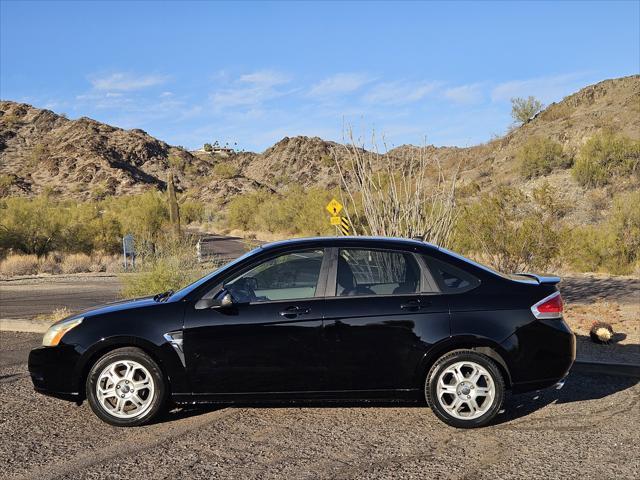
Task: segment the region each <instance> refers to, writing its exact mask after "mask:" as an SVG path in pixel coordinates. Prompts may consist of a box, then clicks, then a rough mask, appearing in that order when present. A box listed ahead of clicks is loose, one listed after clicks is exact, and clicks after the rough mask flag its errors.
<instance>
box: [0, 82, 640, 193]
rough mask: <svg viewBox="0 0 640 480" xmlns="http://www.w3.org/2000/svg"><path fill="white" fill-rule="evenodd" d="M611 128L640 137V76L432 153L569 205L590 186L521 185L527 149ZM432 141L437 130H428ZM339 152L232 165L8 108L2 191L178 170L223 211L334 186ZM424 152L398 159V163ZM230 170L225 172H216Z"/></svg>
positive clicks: (299, 142) (1, 125) (299, 146)
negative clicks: (478, 140)
mask: <svg viewBox="0 0 640 480" xmlns="http://www.w3.org/2000/svg"><path fill="white" fill-rule="evenodd" d="M604 129H611V130H614V131H616V132H620V133H623V134H625V135H627V136H629V137H631V138H634V139H639V138H640V76H638V75H635V76H630V77H625V78H619V79H614V80H605V81H603V82H600V83H598V84H596V85H591V86H589V87H586V88H584V89H582V90H580V91H579V92H577V93H575V94H573V95H570V96H568V97H566V98H565V99H563V100H562V101H561V102H559V103H557V104H552V105H550V106H549V107H548V108H546V109H545V110H544V111H543V112H541V113H540V114H539V115H537V116H536V117H535V118H534V119H532V120H531V121H529V122H528V123H526V124H525V125H522V126H520V127H519V128H515V129H513V130H511V131H510V132H509V133H508V134H506V135H505V136H503V137H501V138H497V139H494V140H492V141H489V142H488V143H486V144H482V145H477V146H474V147H469V148H456V147H440V148H437V147H428V152H429V154H430V155H433V156H437V158H438V159H439V160H440V161H441V162H442V163H443V165H445V168H454V167H457V166H460V169H461V172H462V173H461V177H462V181H463V182H464V183H471V182H475V183H476V184H477V185H478V186H479V187H480V188H481V189H490V188H492V187H493V186H495V185H497V184H502V183H507V184H516V185H518V186H521V187H522V188H523V189H530V188H532V187H533V186H535V184H536V183H537V182H538V183H539V182H540V181H547V182H550V183H551V184H552V185H553V186H556V187H558V190H559V191H560V192H561V194H562V195H566V196H567V201H571V199H572V198H579V196H580V195H581V188H580V187H579V186H578V185H577V184H576V183H575V182H572V181H571V179H570V175H569V172H568V171H566V170H565V171H559V172H554V173H552V174H551V175H549V176H547V177H544V178H543V179H540V178H538V179H536V180H530V181H524V180H522V179H521V178H520V177H519V175H518V174H517V168H518V167H517V162H515V161H514V160H515V156H516V152H517V151H518V149H519V148H520V147H521V146H522V145H523V144H524V143H525V142H526V141H527V140H528V139H529V138H532V137H535V136H541V137H547V138H551V139H553V140H555V141H557V142H559V143H561V144H562V145H563V148H564V149H565V151H567V152H569V153H575V152H576V151H577V150H578V149H579V148H580V146H581V145H582V144H584V142H585V141H586V140H587V139H588V138H589V137H591V136H592V135H593V134H594V133H596V132H598V131H601V130H604ZM425 131H426V132H427V133H428V126H425ZM336 147H338V144H336V143H334V142H328V141H325V140H322V139H320V138H318V137H313V138H309V137H293V138H284V139H283V140H281V141H279V142H278V143H276V144H275V145H273V146H272V147H270V148H268V149H267V150H265V151H264V152H262V153H238V154H234V155H231V156H228V157H225V156H220V155H211V154H209V153H205V152H188V151H186V150H184V149H181V148H178V147H172V146H170V145H167V144H166V143H164V142H162V141H160V140H157V139H155V138H153V137H151V136H150V135H148V134H147V133H145V132H144V131H142V130H138V129H134V130H123V129H120V128H114V127H111V126H109V125H105V124H103V123H100V122H97V121H95V120H91V119H88V118H80V119H78V120H68V119H67V118H65V117H63V116H60V115H56V114H55V113H53V112H51V111H49V110H41V109H38V108H34V107H32V106H29V105H26V104H20V103H15V102H9V101H3V102H0V169H1V172H0V190H2V192H0V193H1V194H4V195H8V194H11V195H36V194H38V193H41V192H43V191H45V190H47V191H51V192H54V193H57V194H59V195H61V196H63V197H71V198H90V197H92V196H96V195H106V194H116V195H121V194H129V193H138V192H141V191H144V190H146V189H149V188H158V187H159V188H164V186H165V179H166V176H167V170H168V169H169V168H171V167H172V168H173V169H174V171H176V172H177V175H176V178H177V183H178V185H177V187H178V189H179V190H180V191H183V192H188V193H189V194H190V195H191V196H193V197H197V198H202V199H207V200H213V201H216V202H218V203H224V202H225V201H227V200H229V199H230V198H231V197H233V196H234V195H237V194H239V193H243V192H247V191H251V190H255V189H257V188H266V189H269V190H274V191H279V190H284V189H286V188H287V187H288V186H289V185H292V184H298V185H301V186H303V187H309V186H319V187H322V188H330V187H332V186H335V185H336V184H337V183H338V181H339V177H338V174H337V172H336V167H335V164H334V161H333V160H332V157H331V152H332V151H340V149H336ZM416 148H418V147H414V146H408V145H405V146H402V147H398V148H395V149H393V150H392V151H391V152H390V153H391V155H392V156H394V157H396V158H397V159H398V161H402V159H404V158H407V156H409V155H413V154H415V150H416ZM219 164H224V167H225V168H219V167H217V165H219Z"/></svg>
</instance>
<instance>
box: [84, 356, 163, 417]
mask: <svg viewBox="0 0 640 480" xmlns="http://www.w3.org/2000/svg"><path fill="white" fill-rule="evenodd" d="M153 394H154V383H153V378H152V377H151V374H150V373H149V370H147V369H146V368H145V367H143V366H142V365H141V364H139V363H138V362H135V361H133V360H117V361H115V362H113V363H111V364H109V365H107V366H106V367H105V368H104V370H102V372H100V376H99V377H98V381H97V383H96V398H97V400H98V404H99V405H100V407H102V408H103V409H104V411H105V412H107V413H108V414H109V415H112V416H114V417H118V418H132V417H137V416H140V415H142V414H144V413H145V412H146V411H147V410H149V407H151V404H152V401H153Z"/></svg>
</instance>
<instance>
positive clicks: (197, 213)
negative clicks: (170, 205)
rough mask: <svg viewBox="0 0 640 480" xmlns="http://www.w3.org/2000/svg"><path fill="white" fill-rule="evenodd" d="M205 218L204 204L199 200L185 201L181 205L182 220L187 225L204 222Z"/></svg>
mask: <svg viewBox="0 0 640 480" xmlns="http://www.w3.org/2000/svg"><path fill="white" fill-rule="evenodd" d="M204 217H205V209H204V203H203V202H201V201H199V200H185V201H184V202H182V204H181V205H180V218H181V220H182V222H183V223H184V224H185V225H186V224H189V223H192V222H202V221H203V220H204Z"/></svg>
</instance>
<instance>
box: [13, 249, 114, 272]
mask: <svg viewBox="0 0 640 480" xmlns="http://www.w3.org/2000/svg"><path fill="white" fill-rule="evenodd" d="M121 262H122V260H121V258H120V256H119V255H109V254H105V253H103V252H95V253H94V254H93V255H91V256H89V255H87V254H84V253H72V254H68V255H65V254H62V253H59V252H52V253H49V254H47V255H46V256H45V257H41V258H37V257H36V256H35V255H22V254H12V255H9V256H8V257H7V258H5V259H4V260H2V261H0V276H2V277H17V276H23V275H38V274H48V275H57V274H60V273H65V274H73V273H90V272H92V273H97V272H109V273H118V272H120V271H122V265H121Z"/></svg>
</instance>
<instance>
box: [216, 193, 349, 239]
mask: <svg viewBox="0 0 640 480" xmlns="http://www.w3.org/2000/svg"><path fill="white" fill-rule="evenodd" d="M334 195H337V192H332V191H328V190H326V189H321V188H309V189H302V188H301V187H298V186H295V187H292V188H290V189H288V190H286V191H285V192H284V193H283V194H277V193H271V192H267V191H264V190H262V191H258V192H252V193H247V194H243V195H238V196H236V197H234V198H233V199H232V200H231V202H229V206H228V210H227V215H226V223H227V226H228V227H229V228H237V229H240V230H257V231H266V232H274V233H288V234H293V235H296V234H304V235H326V234H330V233H331V232H333V227H331V225H330V224H329V219H328V214H327V211H326V210H325V206H326V205H327V203H329V201H330V200H331V198H332V197H333V196H334Z"/></svg>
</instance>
